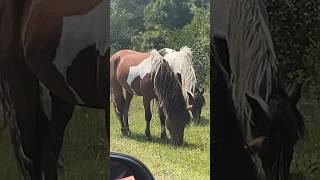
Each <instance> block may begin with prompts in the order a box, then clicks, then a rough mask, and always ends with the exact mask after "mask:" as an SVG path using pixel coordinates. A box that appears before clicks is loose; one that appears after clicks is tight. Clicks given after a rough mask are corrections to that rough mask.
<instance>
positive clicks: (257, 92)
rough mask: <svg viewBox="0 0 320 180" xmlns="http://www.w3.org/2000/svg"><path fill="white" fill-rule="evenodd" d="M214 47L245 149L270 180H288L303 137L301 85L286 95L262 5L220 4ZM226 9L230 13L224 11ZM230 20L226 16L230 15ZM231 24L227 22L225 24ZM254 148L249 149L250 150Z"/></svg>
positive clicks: (251, 0)
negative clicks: (250, 96)
mask: <svg viewBox="0 0 320 180" xmlns="http://www.w3.org/2000/svg"><path fill="white" fill-rule="evenodd" d="M215 4H216V6H214V7H216V9H215V10H214V12H216V15H221V16H216V17H214V18H215V19H214V22H216V26H215V33H216V34H215V40H214V41H215V46H216V47H217V48H218V49H220V50H219V56H220V57H221V61H222V62H221V63H222V64H224V67H229V68H226V71H227V72H228V74H230V78H229V79H228V81H229V82H230V84H231V87H232V93H231V94H232V97H233V98H232V99H233V104H234V106H235V109H236V113H237V117H238V120H239V124H240V126H241V129H242V132H243V135H244V137H243V138H244V139H245V141H247V144H249V145H250V144H251V143H252V142H251V141H250V139H254V140H257V141H253V142H259V143H258V144H259V146H253V148H249V149H250V151H253V153H254V154H255V155H257V156H258V157H260V159H261V161H262V165H263V169H264V172H265V175H266V177H267V179H268V180H278V179H279V180H287V179H288V177H289V169H290V164H291V161H292V158H293V152H294V146H295V144H296V142H297V141H298V140H299V138H301V137H302V136H303V134H304V131H305V125H304V122H303V117H302V115H301V113H300V111H299V110H298V108H297V102H298V100H299V99H300V96H301V84H296V85H294V86H293V88H292V90H291V92H290V93H287V92H286V90H285V88H284V87H283V86H282V85H281V83H280V80H279V78H278V62H277V57H276V54H275V51H274V47H273V42H272V37H271V33H270V30H269V27H268V26H269V22H268V14H267V11H266V8H265V6H264V1H262V0H258V1H257V0H243V1H236V0H227V1H217V2H216V3H215ZM226 9H229V11H228V10H226ZM226 13H227V15H223V14H226ZM227 18H228V19H227ZM248 94H253V95H254V96H256V97H260V98H261V99H262V101H263V102H265V103H264V104H266V105H265V108H264V109H266V110H267V112H269V113H270V117H263V116H261V115H259V113H257V112H259V111H260V110H259V109H260V108H257V107H258V106H254V105H252V103H253V102H252V100H250V99H248V98H247V96H248ZM248 147H250V146H248Z"/></svg>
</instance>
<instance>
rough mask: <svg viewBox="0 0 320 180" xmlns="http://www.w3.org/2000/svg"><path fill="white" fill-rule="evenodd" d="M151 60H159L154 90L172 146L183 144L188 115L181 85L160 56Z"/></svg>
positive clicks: (154, 78)
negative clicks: (163, 114)
mask: <svg viewBox="0 0 320 180" xmlns="http://www.w3.org/2000/svg"><path fill="white" fill-rule="evenodd" d="M151 53H152V54H153V55H154V56H153V57H154V58H153V60H154V61H155V60H157V59H158V60H160V61H159V62H160V63H155V64H159V67H158V68H156V69H157V71H156V72H155V75H154V77H153V82H154V88H155V91H156V94H157V98H158V101H159V103H160V107H162V108H163V110H164V113H165V114H166V126H167V128H168V130H169V132H170V135H171V138H172V140H173V144H174V145H182V144H183V136H184V128H185V127H186V125H187V124H188V123H189V122H190V115H189V112H188V108H187V104H186V102H185V99H184V96H183V92H182V88H181V84H180V82H179V80H178V78H177V77H176V75H175V73H174V72H173V70H172V69H171V67H170V65H169V63H168V62H167V61H165V60H164V59H163V58H162V56H161V55H160V54H158V55H157V54H155V53H156V52H152V51H151Z"/></svg>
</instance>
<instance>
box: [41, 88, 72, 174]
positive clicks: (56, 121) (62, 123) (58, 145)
mask: <svg viewBox="0 0 320 180" xmlns="http://www.w3.org/2000/svg"><path fill="white" fill-rule="evenodd" d="M50 96H51V101H52V102H51V105H52V107H51V121H50V123H49V142H48V143H49V144H48V150H47V157H46V158H47V162H46V164H47V167H46V178H47V179H52V180H56V179H57V168H58V158H59V155H60V151H61V149H62V145H63V137H64V132H65V129H66V126H67V124H68V122H69V120H70V119H71V117H72V113H73V111H74V105H73V104H70V103H68V102H66V101H64V100H62V99H60V98H58V97H57V96H55V95H53V94H51V93H50Z"/></svg>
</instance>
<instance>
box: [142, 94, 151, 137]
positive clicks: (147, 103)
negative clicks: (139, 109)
mask: <svg viewBox="0 0 320 180" xmlns="http://www.w3.org/2000/svg"><path fill="white" fill-rule="evenodd" d="M150 101H151V100H150V99H149V98H146V97H143V106H144V113H145V114H144V117H145V119H146V131H145V134H146V136H147V139H148V141H151V140H152V137H151V133H150V121H151V118H152V113H151V109H150Z"/></svg>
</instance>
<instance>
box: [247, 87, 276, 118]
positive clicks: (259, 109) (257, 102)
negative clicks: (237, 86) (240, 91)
mask: <svg viewBox="0 0 320 180" xmlns="http://www.w3.org/2000/svg"><path fill="white" fill-rule="evenodd" d="M246 98H247V100H248V102H249V104H250V107H251V109H252V113H253V115H254V116H255V117H260V116H265V117H269V118H271V113H270V112H269V106H268V104H267V103H265V102H264V100H262V99H261V98H260V97H257V96H254V95H252V94H249V93H246Z"/></svg>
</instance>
